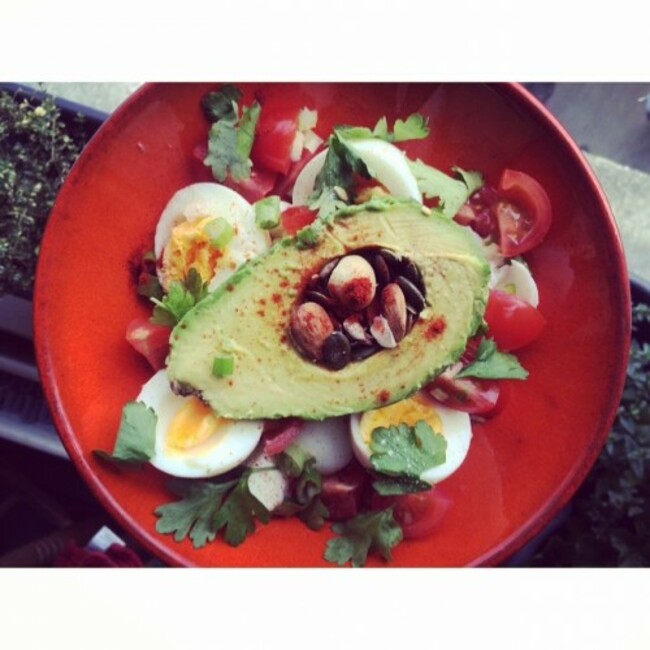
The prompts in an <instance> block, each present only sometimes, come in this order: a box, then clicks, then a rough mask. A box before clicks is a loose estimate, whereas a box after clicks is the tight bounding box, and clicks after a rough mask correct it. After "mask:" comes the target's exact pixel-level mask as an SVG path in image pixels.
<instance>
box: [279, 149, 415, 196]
mask: <svg viewBox="0 0 650 650" xmlns="http://www.w3.org/2000/svg"><path fill="white" fill-rule="evenodd" d="M346 144H347V146H348V147H350V149H351V150H352V151H353V152H354V153H355V154H356V155H357V156H359V158H361V160H363V162H364V163H365V165H366V167H367V168H368V171H369V172H370V175H371V176H372V177H373V178H375V179H377V181H378V182H379V183H381V184H382V185H383V186H384V187H385V188H386V189H387V190H388V192H389V193H390V194H391V195H392V196H394V197H395V198H397V199H413V200H415V201H417V202H418V203H422V194H421V192H420V190H419V189H418V183H417V180H416V178H415V176H414V175H413V172H411V170H410V168H409V166H408V163H407V162H406V156H405V155H404V153H403V152H402V151H400V150H399V149H398V148H397V147H396V146H395V145H393V144H391V143H390V142H386V141H384V140H379V139H376V138H367V139H366V138H364V139H359V140H346ZM326 156H327V150H325V151H321V152H320V153H319V154H318V155H316V156H314V158H312V160H310V161H309V162H308V163H307V164H306V165H305V167H304V168H303V169H302V171H301V172H300V174H298V178H296V182H295V184H294V186H293V192H292V201H293V205H307V204H308V203H309V199H310V197H311V195H312V194H313V193H314V185H315V183H316V176H318V173H319V172H320V170H321V169H322V168H323V164H324V163H325V158H326Z"/></svg>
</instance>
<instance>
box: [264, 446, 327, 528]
mask: <svg viewBox="0 0 650 650" xmlns="http://www.w3.org/2000/svg"><path fill="white" fill-rule="evenodd" d="M315 465H316V459H315V458H314V457H313V456H311V455H310V454H308V453H307V452H306V451H304V450H303V449H302V448H301V447H300V446H298V445H291V446H290V447H288V448H287V449H286V450H285V451H284V452H282V453H281V454H279V455H278V457H277V458H276V467H277V468H278V469H279V470H280V471H281V472H282V473H283V474H284V475H285V476H287V477H288V478H290V479H292V482H293V486H294V487H293V492H294V499H293V500H286V501H285V502H284V503H283V504H282V505H281V506H280V507H279V508H278V510H277V513H276V514H279V515H281V516H285V517H292V516H294V515H295V516H297V517H298V518H299V519H301V520H302V521H303V522H304V523H305V524H306V525H307V527H308V528H311V529H312V530H320V529H321V528H322V527H323V526H324V525H325V519H326V518H327V517H328V515H329V513H328V511H327V508H326V507H325V505H324V504H323V502H322V500H321V498H320V493H321V490H322V487H323V479H322V476H321V474H320V472H319V471H318V470H317V469H316V467H315Z"/></svg>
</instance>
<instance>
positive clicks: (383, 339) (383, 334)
mask: <svg viewBox="0 0 650 650" xmlns="http://www.w3.org/2000/svg"><path fill="white" fill-rule="evenodd" d="M370 333H371V334H372V335H373V336H374V338H375V341H377V343H379V345H381V347H382V348H396V347H397V341H396V340H395V337H394V336H393V333H392V332H391V330H390V327H389V326H388V321H387V320H386V319H385V318H384V317H383V316H377V318H375V319H374V320H373V321H372V325H371V326H370Z"/></svg>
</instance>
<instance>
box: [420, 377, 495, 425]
mask: <svg viewBox="0 0 650 650" xmlns="http://www.w3.org/2000/svg"><path fill="white" fill-rule="evenodd" d="M427 392H428V393H429V395H430V396H431V397H432V398H433V400H434V401H436V402H438V404H442V406H446V407H448V408H450V409H455V410H457V411H464V412H465V413H470V414H472V415H481V416H483V417H489V416H491V415H496V413H497V411H498V410H500V408H498V407H499V406H500V402H501V399H500V395H501V385H500V382H498V381H495V380H493V379H476V378H474V377H465V378H462V379H456V378H455V377H454V376H453V375H452V374H450V373H446V372H444V373H442V375H439V376H438V377H436V379H434V380H433V381H432V382H431V383H430V384H429V385H428V386H427Z"/></svg>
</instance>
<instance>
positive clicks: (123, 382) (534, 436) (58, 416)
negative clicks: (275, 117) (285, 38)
mask: <svg viewBox="0 0 650 650" xmlns="http://www.w3.org/2000/svg"><path fill="white" fill-rule="evenodd" d="M215 87H216V86H215V84H154V85H148V86H145V87H143V88H142V89H141V90H139V91H138V92H137V93H135V94H134V95H133V96H132V97H131V98H129V100H128V101H126V102H125V103H124V104H123V105H122V106H121V107H120V108H119V109H118V110H117V111H116V112H115V113H114V114H113V115H112V116H111V118H110V119H109V120H108V121H107V122H106V123H105V124H104V126H103V127H102V128H101V129H100V131H99V132H98V133H97V134H96V136H95V137H94V138H93V140H92V141H91V143H90V144H89V145H88V147H87V148H86V149H85V151H84V152H83V154H82V155H81V157H80V159H79V161H78V162H77V164H76V165H75V166H74V169H73V170H72V172H71V173H70V176H69V178H68V180H67V182H66V183H65V186H64V188H63V190H62V191H61V194H60V196H59V199H58V201H57V204H56V206H55V209H54V211H53V214H52V216H51V218H50V221H49V224H48V227H47V231H46V233H45V238H44V240H43V245H42V250H41V255H40V261H39V266H38V274H37V283H36V294H35V330H36V348H37V355H38V364H39V368H40V372H41V377H42V380H43V384H44V387H45V392H46V395H47V398H48V400H49V403H50V406H51V409H52V412H53V415H54V419H55V422H56V425H57V428H58V430H59V432H60V435H61V438H62V439H63V443H64V444H65V447H66V449H67V450H68V453H69V454H70V457H71V458H72V461H73V462H74V463H75V465H76V466H77V468H78V469H79V471H80V472H81V474H82V476H83V477H84V479H85V480H86V481H87V483H88V484H89V486H90V487H91V489H92V490H93V492H94V493H95V495H96V496H97V498H98V499H99V500H100V501H101V502H102V504H103V505H104V506H105V507H106V508H107V510H108V511H109V512H110V513H111V514H112V515H113V516H114V517H115V518H116V520H117V521H118V522H119V523H120V524H121V525H122V526H124V528H125V529H127V530H128V531H130V532H131V533H132V534H133V535H134V536H135V537H136V538H137V539H138V540H139V541H140V542H141V543H142V544H143V545H144V546H145V547H147V548H148V549H150V550H151V551H152V552H153V553H155V554H157V555H158V556H159V557H160V558H162V559H163V560H165V561H166V562H168V563H170V564H172V565H199V566H255V567H259V566H276V567H278V566H279V567H287V566H301V567H306V566H310V567H311V566H331V565H329V564H328V563H326V562H325V561H324V560H323V551H324V548H325V544H326V540H327V539H328V538H330V537H331V535H332V534H331V532H330V531H329V528H325V529H323V530H322V531H320V532H319V533H314V532H310V531H308V530H307V529H305V528H304V526H303V524H302V523H301V522H298V521H293V520H277V521H276V520H274V521H272V522H271V523H270V524H269V525H268V526H260V527H259V528H258V530H257V531H256V533H255V534H254V535H253V536H252V537H251V538H250V539H248V540H246V542H245V543H244V544H243V545H242V546H240V547H238V548H231V547H229V546H227V545H226V544H225V543H223V542H221V541H217V542H215V543H213V544H210V545H208V546H207V547H205V548H203V549H200V550H196V549H194V548H193V547H192V546H191V543H190V542H189V541H187V540H186V541H184V542H182V543H177V542H175V541H174V540H173V538H172V537H171V536H163V535H160V534H158V533H156V531H155V524H156V517H155V516H154V510H155V509H156V507H158V506H159V505H161V504H162V503H167V502H169V501H172V500H173V499H174V497H173V496H172V495H171V494H169V493H168V492H167V490H166V488H165V487H164V481H165V478H164V477H163V475H162V474H160V473H158V472H157V471H156V470H154V469H153V468H147V469H145V470H144V471H142V472H136V473H132V474H120V473H117V472H115V471H112V470H110V469H107V468H106V467H105V466H103V465H102V464H100V463H98V461H97V460H96V459H95V457H94V456H93V455H92V450H94V449H112V447H113V444H114V440H115V434H116V431H117V429H118V426H119V421H120V415H121V410H122V407H123V405H124V404H125V403H126V402H127V401H129V400H131V399H134V398H135V396H136V395H137V394H138V392H139V390H140V387H141V385H142V384H143V383H144V382H145V381H147V379H149V377H150V376H151V374H152V372H151V370H150V369H149V368H148V366H147V364H146V362H145V361H144V360H143V359H142V358H140V357H139V355H138V354H136V353H134V351H133V350H132V348H131V347H130V346H129V344H128V343H127V342H126V341H125V338H124V333H125V330H126V326H127V323H128V322H129V321H130V320H132V319H133V318H134V317H135V316H136V315H148V313H149V309H148V307H147V306H146V305H145V304H144V303H143V301H141V300H139V299H138V298H137V297H136V294H135V291H134V271H133V268H134V267H133V261H134V260H135V259H136V258H137V257H138V254H139V253H141V252H142V251H144V250H148V249H149V248H151V246H152V242H153V233H154V228H155V224H156V221H157V219H158V217H159V215H160V213H161V210H162V209H163V207H164V206H165V204H166V202H167V201H168V199H169V198H170V197H171V195H172V194H173V193H174V192H175V191H176V190H177V189H179V188H181V187H183V186H184V185H187V184H190V183H192V182H196V181H197V180H203V179H204V177H203V176H200V175H201V174H203V173H204V171H203V170H201V169H197V166H196V165H195V163H194V162H193V157H192V151H193V150H194V148H195V147H196V146H197V145H198V144H200V143H203V142H205V140H206V134H207V128H208V125H207V123H206V121H205V119H204V118H203V115H202V113H201V109H200V99H201V97H202V96H203V94H204V93H205V92H206V91H208V90H211V89H214V88H215ZM241 87H242V88H243V89H244V90H245V92H246V98H250V97H251V96H252V93H253V92H254V91H261V92H263V93H267V94H271V93H272V94H275V93H277V94H278V95H282V96H285V97H287V98H289V99H290V100H291V101H296V102H297V103H300V104H301V105H305V106H309V107H315V108H317V109H318V111H319V121H320V125H321V126H322V127H324V128H327V127H329V126H330V125H334V124H340V123H346V124H367V125H373V124H374V123H375V122H376V121H377V119H378V118H379V117H381V116H382V115H387V117H388V119H389V120H393V119H395V118H398V117H405V116H406V115H408V114H410V113H411V112H415V111H419V112H420V113H423V114H424V115H426V116H428V117H429V119H430V126H431V132H432V136H431V138H430V139H429V140H427V141H426V142H417V143H413V145H412V146H411V152H410V153H411V154H412V155H413V156H415V155H417V156H419V157H421V158H422V159H423V160H425V161H426V162H429V163H431V164H434V165H436V166H438V167H441V168H442V169H445V170H449V169H450V168H451V166H453V165H459V166H461V167H463V168H464V169H478V170H481V171H483V172H484V174H485V176H486V180H487V181H488V182H489V183H491V184H496V181H497V179H498V176H499V173H500V171H501V170H502V169H503V168H505V167H509V168H514V169H519V170H522V171H525V172H527V173H529V174H530V175H532V176H533V177H535V178H536V179H538V180H539V181H540V182H541V183H542V185H543V186H544V187H545V188H546V190H547V192H548V194H549V196H550V198H551V202H552V205H553V211H554V220H553V224H552V227H551V230H550V232H549V234H548V236H547V238H546V239H545V241H544V242H543V244H542V245H541V246H539V248H537V249H535V250H534V251H533V252H532V253H530V254H529V255H528V256H527V261H528V262H529V264H530V266H531V268H532V271H533V273H534V275H535V277H536V279H537V281H538V284H539V291H540V310H541V311H542V313H543V314H544V316H545V317H546V319H547V321H548V325H547V327H546V329H545V331H544V332H543V334H542V335H541V336H540V338H539V339H538V340H536V341H535V343H534V344H532V345H530V346H529V347H528V348H526V349H524V350H522V351H521V353H520V355H519V356H520V360H521V362H522V363H523V365H524V366H525V367H526V368H527V369H528V370H529V371H530V378H529V379H528V380H527V381H526V382H512V386H511V398H510V401H509V404H508V407H507V408H506V409H505V410H504V411H502V412H501V413H500V414H499V415H498V416H496V417H495V418H494V419H492V420H490V421H488V422H486V423H484V424H479V425H476V426H475V427H474V440H473V443H472V446H471V449H470V452H469V455H468V458H467V460H466V462H465V463H464V464H463V466H462V467H461V468H460V470H459V471H458V472H457V473H456V474H455V475H454V476H452V477H451V478H450V479H448V480H447V481H446V482H445V484H444V489H445V493H446V495H447V496H448V497H449V498H450V500H451V501H452V503H453V505H452V507H451V508H450V510H449V512H448V513H447V515H446V517H445V519H444V520H443V522H442V523H441V524H440V527H439V529H438V530H437V531H436V533H435V534H434V535H432V536H431V537H429V538H426V539H422V540H413V541H409V542H405V543H403V544H401V545H399V546H398V547H397V548H396V549H395V551H394V561H393V565H394V566H400V567H404V566H464V565H494V564H498V563H499V562H501V561H502V560H504V559H505V558H506V557H507V556H509V555H510V554H512V553H513V552H514V551H516V550H517V549H519V548H520V547H521V546H522V545H524V544H525V543H526V542H527V541H529V540H530V539H532V538H533V537H534V536H535V535H536V534H537V533H539V532H540V531H541V530H542V529H543V528H544V527H545V526H546V525H547V524H548V523H549V522H550V521H551V520H552V518H553V516H554V515H555V514H556V513H557V512H558V510H559V509H560V508H561V507H562V506H563V505H564V504H565V503H566V502H567V501H568V500H569V499H570V498H571V496H572V495H573V494H574V492H575V490H576V489H577V488H578V486H579V485H580V483H581V482H582V480H583V479H584V478H585V476H586V474H587V473H588V471H589V469H590V468H591V466H592V464H593V462H594V461H595V460H596V458H597V456H598V454H599V452H600V450H601V448H602V446H603V444H604V442H605V439H606V436H607V433H608V431H609V429H610V426H611V423H612V420H613V418H614V415H615V412H616V407H617V405H618V401H619V397H620V395H621V391H622V387H623V382H624V377H625V370H626V366H627V357H628V348H629V334H630V296H629V283H628V276H627V271H626V264H625V260H624V255H623V250H622V246H621V241H620V238H619V234H618V231H617V228H616V224H615V222H614V219H613V217H612V214H611V212H610V209H609V207H608V204H607V201H606V199H605V196H604V194H603V192H602V190H601V188H600V186H599V185H598V182H597V180H596V178H595V176H594V174H593V172H592V171H591V169H590V167H589V166H588V164H587V163H586V161H585V159H584V158H583V156H582V154H581V153H580V150H579V149H578V147H577V146H576V145H575V143H574V142H573V141H572V140H571V138H570V137H569V136H568V135H567V133H566V132H565V131H564V130H563V128H562V127H561V126H560V125H559V124H558V122H557V121H556V120H555V119H554V118H553V117H552V116H551V115H550V114H549V113H548V112H547V111H546V110H545V109H544V107H543V106H542V105H541V104H539V103H538V102H537V101H536V100H535V99H534V98H533V97H531V96H530V95H529V94H528V93H527V92H526V91H525V90H524V89H522V88H521V87H519V86H517V85H509V84H497V85H478V84H420V83H418V84H407V83H400V84H347V83H331V84H309V83H282V84H271V83H261V84H242V85H241ZM369 564H370V565H374V566H377V565H383V564H384V563H383V561H381V560H375V559H372V560H370V562H369Z"/></svg>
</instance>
